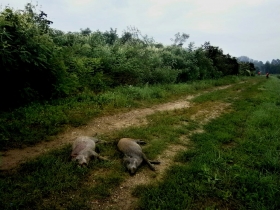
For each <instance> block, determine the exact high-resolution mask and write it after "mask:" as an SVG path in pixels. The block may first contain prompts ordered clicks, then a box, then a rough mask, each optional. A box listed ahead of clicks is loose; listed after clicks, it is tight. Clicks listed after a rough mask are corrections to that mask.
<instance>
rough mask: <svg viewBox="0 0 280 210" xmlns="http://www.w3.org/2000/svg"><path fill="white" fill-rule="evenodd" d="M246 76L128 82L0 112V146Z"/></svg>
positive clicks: (32, 139) (26, 142)
mask: <svg viewBox="0 0 280 210" xmlns="http://www.w3.org/2000/svg"><path fill="white" fill-rule="evenodd" d="M242 79H244V78H239V77H225V78H222V79H219V80H204V81H197V82H192V83H190V84H173V85H154V86H149V85H145V86H142V87H134V86H126V87H118V88H116V89H114V90H111V91H107V92H104V93H102V94H99V95H96V94H94V93H92V92H90V91H87V92H83V93H80V94H79V95H77V96H73V97H71V98H66V99H60V100H54V101H49V102H45V103H44V104H38V103H34V104H31V105H29V106H26V107H21V108H18V109H16V110H14V111H11V112H2V113H0V144H1V147H0V150H4V149H9V148H13V147H22V146H25V145H32V144H36V143H38V142H40V141H43V140H49V139H51V138H49V137H50V136H53V135H56V134H57V133H59V132H62V131H63V130H64V129H65V127H67V126H74V127H76V126H80V125H83V124H86V123H87V122H88V121H89V120H90V119H92V118H94V117H98V116H102V115H106V114H110V113H116V112H120V111H125V110H129V109H131V108H136V107H146V106H150V105H152V104H157V103H162V102H165V101H168V100H173V99H176V98H179V97H181V96H185V95H186V94H194V93H196V91H197V90H203V89H207V88H211V87H213V86H218V85H225V84H230V83H236V82H238V81H240V80H242Z"/></svg>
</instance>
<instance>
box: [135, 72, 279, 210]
mask: <svg viewBox="0 0 280 210" xmlns="http://www.w3.org/2000/svg"><path fill="white" fill-rule="evenodd" d="M242 86H243V88H244V90H243V92H242V93H240V94H239V97H238V98H237V99H236V100H234V101H232V102H233V107H232V109H233V110H232V111H231V112H229V113H226V114H225V115H223V116H221V117H220V118H218V119H215V120H213V121H211V123H208V124H207V125H205V126H204V129H205V132H204V133H201V134H195V135H193V136H192V137H191V140H192V141H193V142H194V144H195V148H194V149H190V150H187V151H184V152H181V153H180V154H178V156H177V157H176V158H175V160H176V161H177V162H180V163H181V164H179V165H175V166H173V167H172V168H170V169H169V170H168V172H167V173H166V175H165V178H164V181H162V182H160V183H157V184H153V185H146V186H140V187H138V188H136V189H135V191H134V194H135V195H137V196H139V197H140V198H141V199H140V203H139V206H140V207H139V209H279V208H280V201H279V196H280V178H279V173H280V156H279V149H280V138H279V137H280V129H279V123H278V120H279V117H280V107H279V105H277V101H278V97H279V95H280V88H279V86H280V85H279V81H278V80H276V78H273V77H271V80H269V81H258V82H257V83H255V84H252V83H250V84H244V85H242ZM260 86H261V87H263V90H262V91H259V90H258V87H260ZM227 91H228V90H227ZM229 91H232V93H231V96H234V95H232V94H234V89H231V90H229ZM228 93H229V92H228ZM219 95H220V96H221V98H220V100H224V101H228V99H227V98H226V97H225V94H224V93H223V91H219V92H216V93H209V94H205V95H202V96H201V97H198V98H196V99H195V101H196V102H197V103H205V102H207V100H217V99H218V98H219V97H218V96H219Z"/></svg>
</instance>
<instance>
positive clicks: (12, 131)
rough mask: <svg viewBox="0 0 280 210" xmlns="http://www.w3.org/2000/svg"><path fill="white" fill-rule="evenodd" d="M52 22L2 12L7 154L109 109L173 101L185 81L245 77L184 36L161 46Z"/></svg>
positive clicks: (2, 133)
mask: <svg viewBox="0 0 280 210" xmlns="http://www.w3.org/2000/svg"><path fill="white" fill-rule="evenodd" d="M51 24H52V21H50V20H48V19H47V14H45V13H44V12H43V11H40V12H37V11H36V6H33V5H32V4H30V3H29V4H27V5H26V7H25V9H24V10H17V11H15V10H13V9H12V8H9V7H6V8H5V9H4V10H3V11H2V12H1V13H0V38H1V39H0V40H1V41H0V55H1V60H0V78H1V82H0V95H1V104H0V124H1V125H0V143H1V145H2V149H4V148H7V147H19V146H22V145H24V144H33V143H36V142H38V141H39V140H43V139H46V138H47V137H48V136H50V135H54V134H57V133H58V132H60V131H61V130H62V129H63V127H64V126H65V125H71V126H79V125H81V124H84V123H85V122H87V120H88V119H90V118H92V117H95V116H97V115H99V114H101V113H104V108H106V107H107V110H108V107H111V108H125V107H133V106H138V105H139V103H137V101H138V102H139V101H140V100H142V99H145V100H147V99H148V100H150V99H152V100H151V101H156V100H159V99H162V98H164V97H170V96H171V94H169V93H166V90H165V89H167V90H168V89H170V88H171V89H173V91H174V93H173V94H177V92H178V91H177V89H179V90H183V89H184V90H185V91H188V90H187V89H185V87H187V86H184V85H183V84H181V83H186V82H187V83H190V82H193V81H198V80H209V79H218V78H221V77H224V76H227V75H238V74H241V75H246V74H245V73H244V72H246V71H247V69H246V68H240V66H239V64H238V63H237V60H236V59H235V58H232V57H231V56H230V55H224V54H223V51H222V49H220V48H219V47H214V46H211V45H210V43H209V42H206V43H205V44H204V45H203V46H201V47H195V46H194V44H193V43H190V44H189V45H188V47H187V48H183V44H184V43H185V42H186V40H187V39H188V37H189V35H187V34H185V33H183V34H180V33H177V34H176V35H175V38H174V40H173V41H174V43H173V44H172V45H170V46H163V45H162V44H160V43H156V42H155V41H154V40H153V39H152V38H150V37H148V36H146V35H142V34H141V32H140V31H139V30H138V29H136V28H133V27H129V28H128V30H127V31H124V32H123V34H122V35H121V36H119V35H118V34H117V30H116V29H115V30H113V29H111V30H110V31H106V32H100V31H95V32H92V31H91V30H90V29H89V28H87V29H81V31H80V32H68V33H64V32H62V31H59V30H56V29H53V28H51ZM207 83H208V82H207V81H206V82H201V83H199V84H206V85H207ZM161 85H162V86H161ZM181 87H183V89H181ZM168 94H169V95H168Z"/></svg>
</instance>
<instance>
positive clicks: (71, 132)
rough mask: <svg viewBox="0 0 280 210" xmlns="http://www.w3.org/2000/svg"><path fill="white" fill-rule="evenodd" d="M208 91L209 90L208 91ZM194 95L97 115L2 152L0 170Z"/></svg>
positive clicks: (139, 121)
mask: <svg viewBox="0 0 280 210" xmlns="http://www.w3.org/2000/svg"><path fill="white" fill-rule="evenodd" d="M228 87H230V85H227V86H222V87H218V88H215V89H213V90H212V91H215V90H219V89H225V88H228ZM208 92H209V91H208ZM196 96H198V95H195V96H187V97H186V98H183V99H180V100H177V101H173V102H169V103H164V104H160V105H156V106H153V107H150V108H144V109H134V110H132V111H129V112H126V113H120V114H116V115H112V116H105V117H99V118H96V119H94V120H92V121H90V122H89V123H88V124H87V125H85V126H81V127H78V128H69V129H67V130H66V131H65V132H64V133H62V134H60V135H58V136H57V137H56V139H55V140H53V141H49V142H41V143H39V144H37V145H35V146H32V147H26V148H23V149H12V150H8V151H5V152H3V153H2V156H1V165H0V170H9V169H13V168H15V167H16V166H18V165H19V164H20V163H22V162H24V161H26V160H28V159H31V158H34V157H36V156H38V155H40V154H43V153H45V152H47V151H49V150H52V149H53V148H58V147H61V146H63V145H65V144H68V143H71V142H72V141H73V139H74V138H75V137H77V136H80V135H88V136H93V135H94V134H96V133H98V134H106V133H110V132H112V131H114V130H119V129H123V128H126V127H129V126H132V125H143V124H147V121H146V116H148V115H151V114H153V113H155V112H157V111H166V110H174V109H181V108H187V107H189V106H190V100H191V99H192V98H194V97H196Z"/></svg>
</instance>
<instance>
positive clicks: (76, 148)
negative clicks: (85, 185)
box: [71, 136, 106, 166]
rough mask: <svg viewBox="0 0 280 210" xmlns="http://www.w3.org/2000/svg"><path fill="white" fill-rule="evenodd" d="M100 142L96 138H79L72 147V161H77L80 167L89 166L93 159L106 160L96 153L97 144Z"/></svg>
mask: <svg viewBox="0 0 280 210" xmlns="http://www.w3.org/2000/svg"><path fill="white" fill-rule="evenodd" d="M98 141H99V140H98V139H97V138H95V137H89V136H79V137H77V138H76V140H75V141H74V143H73V145H72V153H71V159H72V161H77V162H78V164H79V165H80V166H84V165H85V166H87V165H88V163H89V161H90V159H91V158H93V157H94V158H98V159H102V160H106V159H105V158H103V157H101V156H100V155H99V154H97V153H96V152H95V147H96V143H97V142H98Z"/></svg>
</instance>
